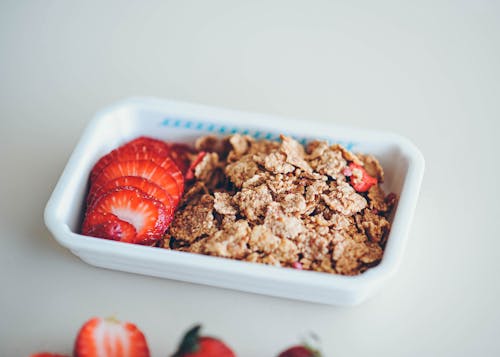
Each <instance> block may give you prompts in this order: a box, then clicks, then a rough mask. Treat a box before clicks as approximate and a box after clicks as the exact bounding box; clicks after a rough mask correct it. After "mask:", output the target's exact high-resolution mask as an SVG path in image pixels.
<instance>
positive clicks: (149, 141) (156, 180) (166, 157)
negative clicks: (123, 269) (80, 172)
mask: <svg viewBox="0 0 500 357" xmlns="http://www.w3.org/2000/svg"><path fill="white" fill-rule="evenodd" d="M191 156H193V157H194V156H195V155H194V150H193V149H190V148H189V147H188V146H186V145H184V144H167V143H165V142H163V141H160V140H157V139H153V138H148V137H139V138H137V139H134V140H132V141H130V142H128V143H126V144H124V145H122V146H120V147H119V148H117V149H115V150H113V151H111V152H110V153H108V154H106V155H104V156H103V157H101V158H100V159H99V160H98V161H97V163H96V164H95V165H94V167H93V168H92V170H91V173H90V190H89V194H88V196H87V211H86V214H85V218H84V221H83V224H82V230H81V231H82V234H84V235H88V236H93V237H99V238H105V239H111V240H116V241H121V242H127V243H136V244H144V245H154V244H155V243H156V242H157V241H158V240H160V239H161V238H162V237H163V234H164V233H165V231H166V230H167V228H168V226H169V224H170V222H171V221H172V218H173V215H174V211H175V209H176V207H177V205H178V204H179V201H180V199H181V197H182V194H183V192H184V181H185V177H184V176H185V173H186V171H187V169H188V168H189V167H190V165H191V161H190V158H191ZM179 167H181V168H182V169H180V168H179Z"/></svg>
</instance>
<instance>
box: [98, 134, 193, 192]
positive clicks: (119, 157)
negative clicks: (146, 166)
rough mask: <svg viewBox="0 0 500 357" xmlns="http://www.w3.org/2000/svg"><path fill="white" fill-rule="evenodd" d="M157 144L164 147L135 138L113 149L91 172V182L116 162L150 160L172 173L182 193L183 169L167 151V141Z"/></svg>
mask: <svg viewBox="0 0 500 357" xmlns="http://www.w3.org/2000/svg"><path fill="white" fill-rule="evenodd" d="M137 140H139V139H137ZM144 140H146V138H144ZM134 143H135V144H134ZM148 143H149V142H148ZM156 144H157V145H161V144H163V146H164V148H163V149H157V148H156V146H151V144H150V145H146V144H139V143H138V142H136V141H135V140H134V141H132V142H130V143H128V144H126V145H124V146H122V147H119V148H118V149H116V150H113V151H111V152H110V153H109V154H107V155H105V156H103V157H102V158H101V159H100V160H99V161H98V162H97V163H96V164H95V165H94V167H93V168H92V171H91V173H90V182H91V183H94V182H96V180H97V178H98V177H99V176H100V174H101V173H102V171H103V170H104V169H105V168H106V167H107V166H109V165H110V164H112V163H114V162H124V161H139V160H141V161H142V160H149V161H152V162H154V163H155V164H156V165H158V166H160V167H162V168H163V169H165V170H166V171H167V172H168V173H169V174H170V175H172V177H173V178H174V179H175V181H176V182H177V186H178V187H179V191H180V192H181V193H182V191H183V190H184V178H183V175H182V172H181V170H180V169H179V168H178V167H177V164H176V163H175V162H174V160H173V159H172V158H170V156H169V154H168V152H167V151H166V150H167V149H168V146H167V145H166V144H165V143H161V142H158V143H156Z"/></svg>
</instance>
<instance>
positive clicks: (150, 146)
mask: <svg viewBox="0 0 500 357" xmlns="http://www.w3.org/2000/svg"><path fill="white" fill-rule="evenodd" d="M125 146H130V147H132V146H133V147H137V148H141V149H142V150H147V151H156V152H157V153H158V154H162V155H167V154H168V152H169V151H170V148H169V145H168V144H167V143H166V142H164V141H161V140H158V139H153V138H150V137H147V136H140V137H138V138H136V139H134V140H132V141H129V142H128V143H126V144H125V145H123V146H122V147H125Z"/></svg>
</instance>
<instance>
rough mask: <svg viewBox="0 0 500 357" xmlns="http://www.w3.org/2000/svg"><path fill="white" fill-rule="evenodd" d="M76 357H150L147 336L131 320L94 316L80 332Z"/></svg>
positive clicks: (76, 344) (76, 342)
mask: <svg viewBox="0 0 500 357" xmlns="http://www.w3.org/2000/svg"><path fill="white" fill-rule="evenodd" d="M73 356H74V357H149V356H150V352H149V347H148V343H147V341H146V337H144V334H143V333H142V332H141V330H139V328H138V327H137V326H136V325H134V324H132V323H130V322H120V321H118V320H116V319H114V318H107V319H103V318H100V317H94V318H92V319H90V320H89V321H87V322H86V323H85V324H84V325H83V326H82V327H81V329H80V331H79V332H78V335H77V337H76V340H75V346H74V352H73Z"/></svg>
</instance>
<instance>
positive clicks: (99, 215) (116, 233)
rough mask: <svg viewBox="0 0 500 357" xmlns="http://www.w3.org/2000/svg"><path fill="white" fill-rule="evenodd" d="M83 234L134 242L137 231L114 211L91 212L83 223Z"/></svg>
mask: <svg viewBox="0 0 500 357" xmlns="http://www.w3.org/2000/svg"><path fill="white" fill-rule="evenodd" d="M82 234H83V235H86V236H91V237H98V238H105V239H112V240H117V241H120V242H127V243H134V242H135V240H136V236H137V232H136V230H135V228H134V226H133V225H131V224H130V223H128V222H125V221H122V220H121V219H119V218H118V217H117V216H115V215H114V214H112V213H105V212H95V211H92V212H89V213H88V214H87V216H86V217H85V220H84V221H83V225H82Z"/></svg>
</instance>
